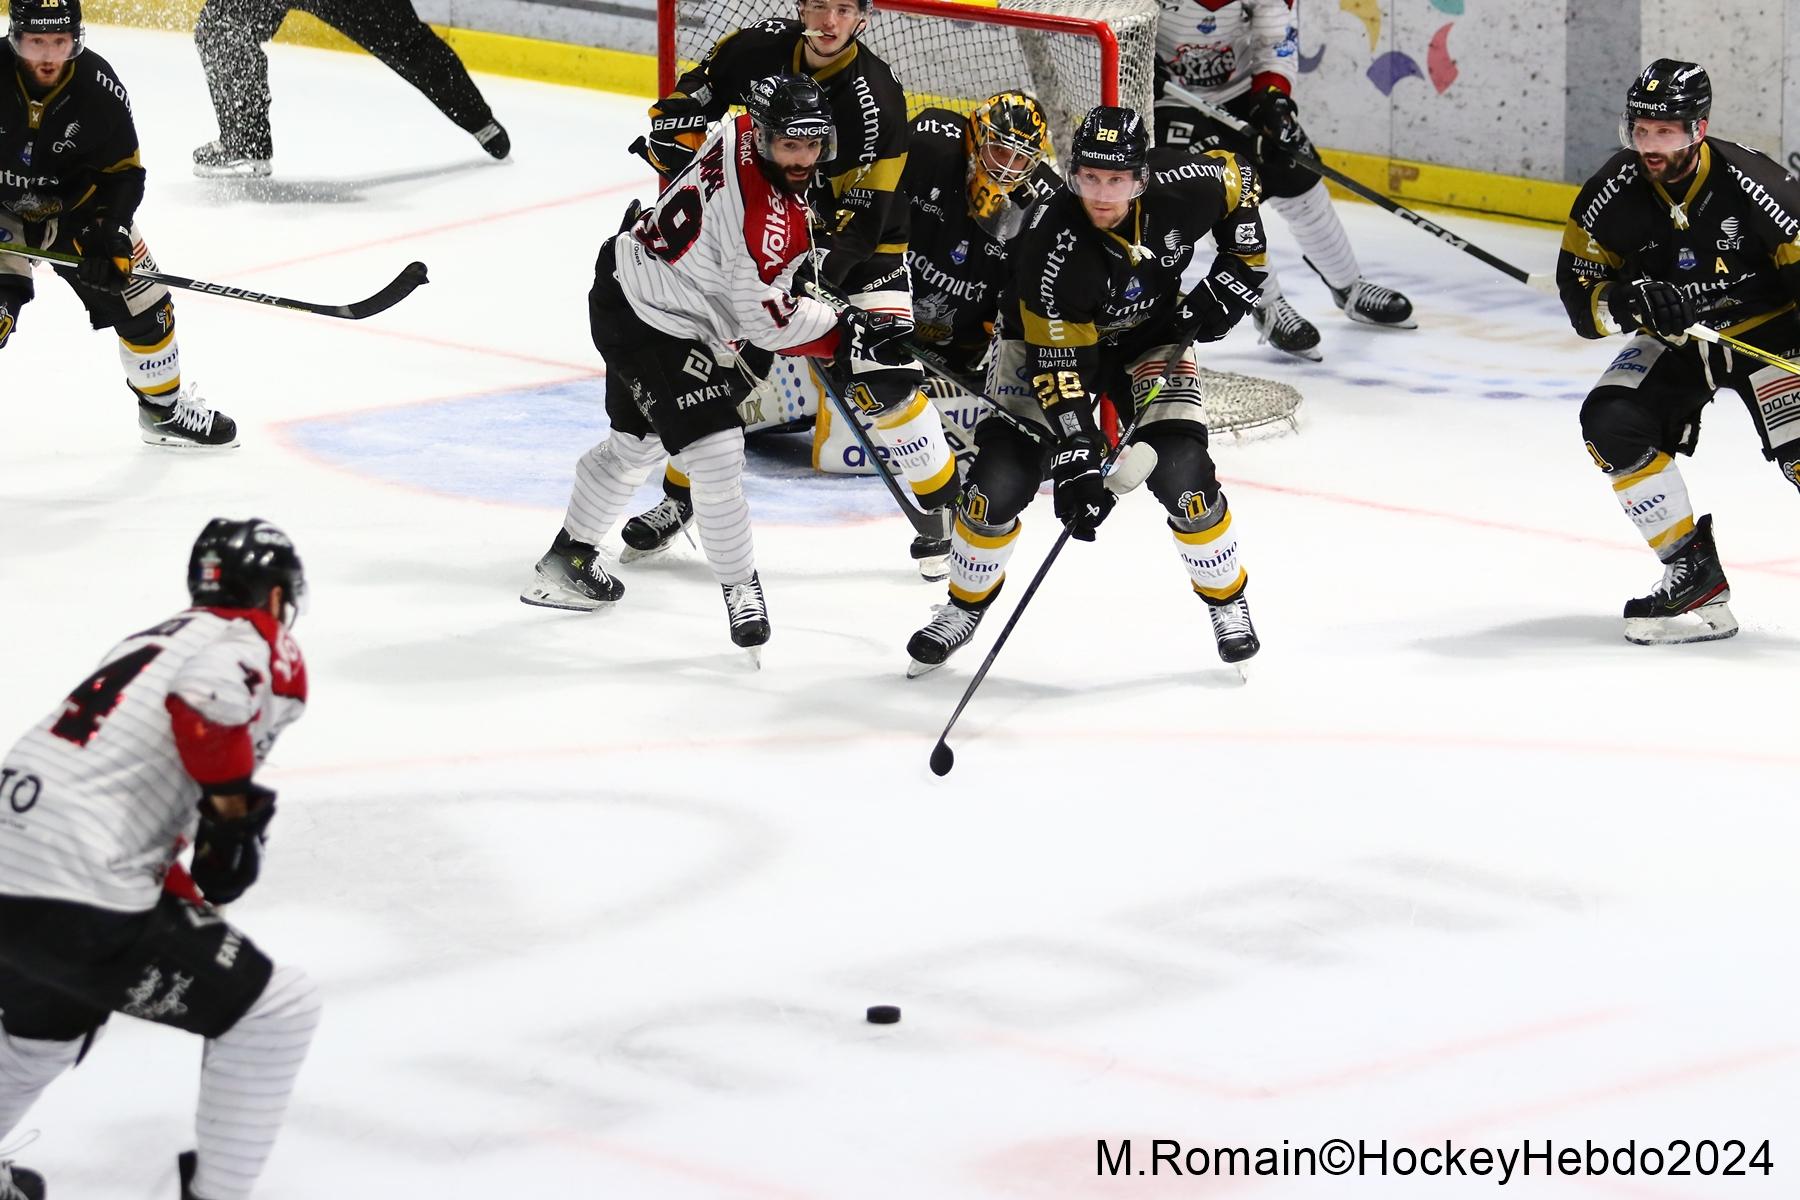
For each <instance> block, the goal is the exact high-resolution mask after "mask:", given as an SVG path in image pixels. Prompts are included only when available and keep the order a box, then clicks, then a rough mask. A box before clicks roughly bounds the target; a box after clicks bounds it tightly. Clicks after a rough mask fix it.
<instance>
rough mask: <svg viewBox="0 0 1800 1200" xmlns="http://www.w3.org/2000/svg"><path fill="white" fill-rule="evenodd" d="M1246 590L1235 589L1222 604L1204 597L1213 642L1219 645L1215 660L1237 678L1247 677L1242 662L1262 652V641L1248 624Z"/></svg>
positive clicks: (1248, 613)
mask: <svg viewBox="0 0 1800 1200" xmlns="http://www.w3.org/2000/svg"><path fill="white" fill-rule="evenodd" d="M1246 593H1247V589H1245V588H1240V589H1238V594H1237V595H1236V596H1233V597H1232V598H1231V599H1229V600H1227V601H1225V602H1224V603H1219V602H1216V601H1213V600H1210V599H1207V597H1205V596H1202V597H1200V598H1201V599H1202V600H1205V601H1206V615H1207V616H1208V617H1210V618H1211V619H1212V627H1213V640H1214V641H1216V642H1217V643H1218V646H1219V661H1221V662H1223V663H1225V664H1227V665H1228V666H1233V667H1236V668H1237V669H1238V675H1239V677H1240V678H1248V675H1247V674H1246V672H1245V668H1244V665H1243V664H1244V663H1246V662H1248V661H1249V660H1250V659H1252V658H1254V657H1256V652H1257V651H1258V650H1260V649H1262V641H1261V640H1260V639H1259V638H1258V637H1257V636H1256V626H1255V625H1253V624H1251V622H1250V601H1249V598H1248V596H1247V594H1246Z"/></svg>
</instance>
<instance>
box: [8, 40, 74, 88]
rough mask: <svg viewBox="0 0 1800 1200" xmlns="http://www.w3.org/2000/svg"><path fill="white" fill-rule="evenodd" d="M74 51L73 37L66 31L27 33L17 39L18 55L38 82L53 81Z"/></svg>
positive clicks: (66, 64)
mask: <svg viewBox="0 0 1800 1200" xmlns="http://www.w3.org/2000/svg"><path fill="white" fill-rule="evenodd" d="M73 53H75V39H74V38H72V37H70V36H69V35H68V34H66V33H28V34H26V35H25V36H23V37H21V38H20V39H19V57H20V58H21V59H23V60H24V62H25V66H26V69H28V70H29V71H30V72H31V76H32V78H33V79H34V80H36V81H37V82H38V83H55V82H56V80H57V78H58V77H59V76H60V75H61V74H62V71H63V68H64V67H66V66H68V64H69V56H70V55H71V54H73Z"/></svg>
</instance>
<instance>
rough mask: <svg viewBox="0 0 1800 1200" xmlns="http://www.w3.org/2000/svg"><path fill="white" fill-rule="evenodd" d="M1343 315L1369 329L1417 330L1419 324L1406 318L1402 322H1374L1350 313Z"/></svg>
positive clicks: (1412, 319)
mask: <svg viewBox="0 0 1800 1200" xmlns="http://www.w3.org/2000/svg"><path fill="white" fill-rule="evenodd" d="M1344 315H1345V316H1346V317H1348V318H1349V319H1350V320H1352V321H1354V322H1355V323H1356V324H1358V325H1366V326H1368V327H1369V328H1370V329H1417V328H1418V327H1419V322H1418V321H1417V320H1416V319H1414V318H1412V317H1408V318H1406V320H1404V321H1375V320H1371V319H1370V318H1368V317H1359V316H1357V315H1356V314H1355V313H1351V312H1346V313H1344Z"/></svg>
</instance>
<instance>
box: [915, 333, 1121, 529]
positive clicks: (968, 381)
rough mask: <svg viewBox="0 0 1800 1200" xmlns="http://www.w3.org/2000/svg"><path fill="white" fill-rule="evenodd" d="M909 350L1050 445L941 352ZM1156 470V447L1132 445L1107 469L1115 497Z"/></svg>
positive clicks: (1046, 435)
mask: <svg viewBox="0 0 1800 1200" xmlns="http://www.w3.org/2000/svg"><path fill="white" fill-rule="evenodd" d="M906 349H907V351H908V353H910V354H911V355H912V356H913V357H914V358H916V359H918V360H919V365H920V366H922V367H924V368H925V369H926V370H927V371H928V372H930V373H931V374H933V375H936V376H937V377H938V378H939V379H942V380H943V381H944V382H946V383H948V384H949V385H950V386H951V387H953V388H956V389H957V390H958V391H960V392H962V393H964V394H965V395H969V396H973V397H975V398H976V399H977V400H981V401H983V402H985V403H986V404H987V406H988V409H989V413H990V415H992V416H995V417H998V418H999V419H1000V420H1002V421H1004V422H1005V423H1006V424H1008V425H1010V426H1012V427H1013V428H1014V429H1016V430H1018V431H1019V432H1020V433H1022V434H1024V435H1025V436H1026V437H1028V438H1030V439H1031V440H1032V441H1034V442H1036V443H1037V444H1038V445H1040V446H1048V445H1050V434H1049V431H1048V430H1046V429H1041V428H1039V427H1038V426H1036V425H1033V424H1032V423H1031V422H1029V421H1025V420H1022V419H1020V418H1019V417H1017V416H1015V415H1014V414H1013V413H1011V412H1009V411H1007V409H1006V407H1005V406H1004V405H1002V404H1001V403H1000V402H999V401H998V400H996V399H994V398H993V397H992V396H990V395H988V394H987V393H986V392H984V391H982V390H981V388H980V387H979V386H977V385H976V383H975V381H974V379H972V378H970V377H969V376H967V375H964V374H963V373H962V372H961V371H958V370H957V369H956V368H955V367H953V366H951V365H950V364H949V363H948V362H946V361H945V360H944V358H943V357H942V356H941V355H939V354H938V353H937V351H935V350H931V349H928V348H927V347H924V346H921V345H919V344H918V343H916V342H907V343H906ZM1122 441H1123V439H1121V442H1122ZM1154 470H1156V449H1155V447H1153V446H1146V445H1138V446H1131V447H1128V448H1127V449H1126V450H1125V451H1124V452H1123V453H1121V454H1120V455H1119V459H1118V461H1117V462H1115V463H1113V464H1112V469H1111V470H1109V471H1107V473H1106V490H1107V491H1109V492H1111V493H1112V494H1113V495H1115V496H1123V495H1124V494H1125V493H1126V492H1129V491H1133V490H1135V489H1136V488H1137V487H1138V485H1139V484H1141V483H1143V482H1144V480H1146V479H1148V478H1150V472H1152V471H1154Z"/></svg>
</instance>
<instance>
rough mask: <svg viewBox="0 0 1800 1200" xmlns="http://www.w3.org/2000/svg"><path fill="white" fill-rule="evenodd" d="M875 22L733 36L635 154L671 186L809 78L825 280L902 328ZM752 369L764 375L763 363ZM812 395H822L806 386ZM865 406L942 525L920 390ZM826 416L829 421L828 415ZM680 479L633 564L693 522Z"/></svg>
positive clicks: (898, 136) (941, 500)
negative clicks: (704, 151)
mask: <svg viewBox="0 0 1800 1200" xmlns="http://www.w3.org/2000/svg"><path fill="white" fill-rule="evenodd" d="M873 13H874V0H800V3H799V6H798V18H799V19H797V20H783V19H774V20H768V21H764V22H762V23H761V24H758V25H752V26H750V27H748V28H745V29H741V30H737V31H735V32H733V33H731V34H728V35H727V36H725V37H724V38H721V39H720V40H719V42H718V44H716V45H715V46H714V47H713V48H712V51H711V52H710V53H709V54H707V56H706V58H704V59H703V60H701V62H699V63H698V64H696V65H695V66H694V68H693V69H692V70H690V71H688V72H686V73H685V74H683V75H682V76H681V78H680V79H679V80H678V81H677V82H676V86H675V90H674V91H673V92H671V93H670V94H669V95H668V96H665V97H663V98H662V99H661V100H658V101H657V102H656V104H654V105H653V106H652V107H651V109H650V133H649V135H648V137H647V138H645V139H644V140H643V141H641V142H640V143H638V144H637V145H635V146H634V147H633V149H635V150H638V151H639V152H640V153H642V154H643V155H644V157H645V159H646V160H647V161H649V162H650V164H651V165H652V166H653V167H655V168H656V170H657V171H658V172H659V173H660V174H661V175H662V176H663V178H664V179H665V180H666V179H668V178H669V177H670V176H671V175H672V174H673V173H674V172H675V171H678V170H680V169H681V168H682V167H683V166H685V165H686V164H687V162H688V160H689V159H691V158H692V157H693V153H694V148H695V147H696V146H698V145H699V143H700V141H701V140H703V139H704V136H705V131H706V127H707V126H708V124H710V123H711V122H713V121H717V120H718V119H719V118H720V117H722V116H724V114H725V112H726V110H727V109H729V108H730V107H731V106H732V105H734V104H742V103H743V101H744V95H745V89H746V88H747V87H748V86H749V85H750V83H751V82H752V81H753V80H756V79H759V78H761V77H763V76H766V75H771V74H776V73H781V72H794V73H798V74H805V75H810V76H811V77H812V78H813V79H815V80H816V81H817V82H818V84H819V86H820V87H821V88H822V89H823V90H824V93H825V100H826V103H827V104H829V105H830V107H831V110H832V111H833V112H834V113H836V114H837V118H836V119H837V154H836V157H835V158H834V159H833V160H832V161H831V162H829V163H826V164H824V166H823V169H822V171H821V180H820V183H819V184H818V185H817V186H815V188H814V189H813V193H812V195H811V197H810V200H811V207H812V210H813V213H814V215H815V217H816V219H817V222H818V228H817V231H816V233H815V240H816V241H817V243H818V245H819V249H820V250H821V251H822V252H823V261H822V264H821V266H820V272H821V274H822V275H823V278H824V281H825V282H826V283H827V284H828V285H830V286H831V287H832V288H833V289H835V290H836V291H838V292H839V293H841V294H842V295H844V296H845V297H847V298H848V299H849V301H850V303H852V304H854V305H856V306H857V307H858V308H863V309H867V310H869V311H872V312H877V313H884V314H890V315H894V316H900V317H907V316H909V315H910V314H911V311H912V305H911V297H910V295H909V291H908V287H907V276H906V205H905V203H904V202H903V201H902V200H901V199H900V198H899V187H900V176H901V172H902V171H903V170H904V169H905V166H906V154H907V137H908V123H907V119H906V94H905V93H904V92H903V91H902V90H901V88H900V85H899V83H897V82H896V81H895V79H894V74H893V72H892V71H891V70H889V68H888V65H887V64H886V63H884V62H882V61H881V59H880V58H878V57H876V55H875V54H873V53H872V52H871V51H870V50H869V48H868V47H867V46H866V45H863V44H862V43H861V42H860V41H859V37H860V35H861V34H862V32H863V30H864V29H865V28H867V25H868V22H869V21H870V20H871V19H872V17H873ZM751 357H752V361H753V362H754V364H755V368H756V369H757V371H758V373H759V374H760V373H761V372H762V370H764V369H766V367H767V363H768V360H767V359H766V358H762V359H760V360H758V359H756V358H755V356H751ZM806 386H809V387H814V386H816V383H815V381H813V380H811V378H810V377H808V378H807V381H806ZM814 403H821V400H820V398H818V397H815V398H814ZM859 403H861V404H862V405H863V409H862V411H863V412H864V415H865V416H871V417H873V418H874V422H875V430H876V439H877V440H878V441H879V442H881V443H882V444H883V445H884V446H885V447H887V448H888V449H889V450H890V451H892V452H894V453H893V457H892V458H891V459H890V462H892V463H893V465H894V466H895V467H896V468H897V471H898V473H900V474H903V475H904V476H905V478H906V480H907V482H908V484H910V486H911V489H912V492H913V495H914V497H915V499H917V501H918V503H919V505H920V507H922V508H924V509H927V510H932V509H937V510H940V511H942V512H943V514H944V516H945V519H946V522H947V520H948V514H949V506H950V504H951V503H952V502H953V501H954V500H955V497H956V463H955V461H954V459H952V457H951V455H950V450H949V447H948V446H947V444H946V443H945V440H944V430H943V426H942V425H941V424H940V422H939V421H938V417H937V413H936V411H935V410H934V409H933V408H932V406H931V404H930V403H929V402H928V401H927V400H926V399H925V397H924V395H923V394H922V393H921V392H919V391H918V389H916V388H909V387H905V386H901V385H898V384H894V383H888V384H883V385H881V386H880V387H877V388H875V389H872V390H866V391H865V392H864V398H863V401H861V402H859ZM819 411H821V412H823V411H827V409H826V408H825V407H824V406H823V405H822V403H821V407H820V410H819ZM681 467H682V463H681V461H680V460H679V459H676V460H674V461H673V462H672V464H671V468H670V471H669V472H668V473H667V474H666V475H665V478H664V482H663V492H664V499H663V500H662V501H661V502H660V503H659V504H657V505H656V506H655V507H654V508H652V509H650V510H649V511H647V512H645V513H643V514H641V515H639V516H637V517H633V518H632V519H631V520H630V521H627V522H626V523H625V527H624V529H623V530H622V531H621V535H622V536H623V537H624V539H625V543H626V547H627V550H626V554H625V560H626V561H630V559H632V558H635V557H640V556H642V555H644V554H648V553H654V552H655V551H657V550H660V549H661V548H663V547H664V546H666V545H668V543H669V542H670V541H672V540H673V539H674V538H675V537H676V535H677V534H678V533H680V532H681V530H683V529H684V528H686V527H687V524H688V523H689V522H690V521H691V520H692V519H693V504H692V498H691V495H690V493H689V489H688V488H687V486H686V479H685V476H684V475H683V473H682V470H681ZM945 550H946V543H945V541H944V540H943V539H938V538H920V539H917V540H916V541H915V542H914V544H913V556H914V557H915V558H918V559H920V560H921V561H922V562H926V561H929V560H932V559H934V558H939V557H941V556H942V554H943V553H944V552H945ZM922 569H925V570H929V568H928V567H927V568H922ZM938 577H939V578H941V577H942V576H941V575H939V576H938Z"/></svg>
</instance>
